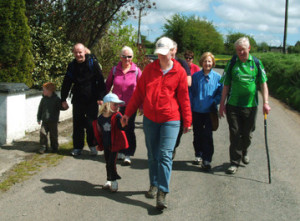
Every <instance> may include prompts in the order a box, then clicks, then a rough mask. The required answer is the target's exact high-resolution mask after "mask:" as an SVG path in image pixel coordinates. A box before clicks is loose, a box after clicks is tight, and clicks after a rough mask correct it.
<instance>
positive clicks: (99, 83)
mask: <svg viewBox="0 0 300 221" xmlns="http://www.w3.org/2000/svg"><path fill="white" fill-rule="evenodd" d="M94 71H95V74H96V87H97V90H96V91H97V92H98V94H97V102H98V104H101V103H102V100H103V97H104V96H105V94H106V85H105V83H104V77H103V75H102V70H101V68H100V65H99V64H98V62H97V61H95V62H94Z"/></svg>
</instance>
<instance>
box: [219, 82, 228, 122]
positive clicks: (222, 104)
mask: <svg viewBox="0 0 300 221" xmlns="http://www.w3.org/2000/svg"><path fill="white" fill-rule="evenodd" d="M229 88H230V85H224V86H223V90H222V96H221V101H220V109H219V114H220V116H221V117H224V116H225V114H226V107H225V101H226V98H227V96H228V92H229Z"/></svg>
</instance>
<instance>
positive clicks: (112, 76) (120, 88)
mask: <svg viewBox="0 0 300 221" xmlns="http://www.w3.org/2000/svg"><path fill="white" fill-rule="evenodd" d="M120 59H121V61H120V62H119V63H118V64H117V65H116V66H114V67H113V68H112V69H111V71H110V73H109V76H108V78H107V80H106V90H107V92H109V91H111V89H112V92H113V93H115V94H116V95H118V97H119V99H120V100H123V101H124V102H125V104H124V105H123V106H121V107H120V112H121V113H122V114H124V113H125V109H126V105H127V104H128V102H129V100H130V98H131V96H132V94H133V91H134V89H135V87H136V84H137V81H138V79H139V78H140V76H141V74H142V72H141V70H140V69H139V68H138V67H137V66H136V64H135V63H133V62H132V59H133V51H132V49H131V48H130V47H128V46H125V47H123V48H122V50H121V53H120ZM135 117H136V113H135V114H133V115H132V116H131V117H130V119H129V121H128V126H127V129H126V131H125V132H126V136H127V139H128V143H129V148H128V149H125V150H122V151H120V152H119V154H118V159H121V160H124V162H123V164H124V165H130V164H131V159H130V157H131V156H133V155H134V152H135V149H136V137H135V133H134V129H135V124H134V121H135Z"/></svg>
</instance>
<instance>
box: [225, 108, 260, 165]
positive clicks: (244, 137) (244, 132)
mask: <svg viewBox="0 0 300 221" xmlns="http://www.w3.org/2000/svg"><path fill="white" fill-rule="evenodd" d="M256 114H257V107H236V106H232V105H229V104H227V105H226V116H227V117H226V118H227V122H228V125H229V133H230V147H229V154H230V162H231V164H235V165H239V164H240V162H241V159H242V157H243V155H245V154H247V152H248V148H249V146H250V144H251V138H252V133H253V131H254V130H255V121H256Z"/></svg>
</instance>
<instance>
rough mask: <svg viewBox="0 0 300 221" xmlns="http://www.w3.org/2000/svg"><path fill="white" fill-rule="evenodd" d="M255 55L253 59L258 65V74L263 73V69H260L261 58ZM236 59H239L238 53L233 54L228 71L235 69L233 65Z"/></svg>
mask: <svg viewBox="0 0 300 221" xmlns="http://www.w3.org/2000/svg"><path fill="white" fill-rule="evenodd" d="M252 57H253V60H254V63H255V65H256V67H257V70H258V75H261V69H260V66H259V60H258V58H257V57H254V56H253V55H252ZM236 59H237V55H233V56H232V58H231V60H230V64H229V68H228V73H231V71H232V69H233V66H234V65H235V63H236Z"/></svg>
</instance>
